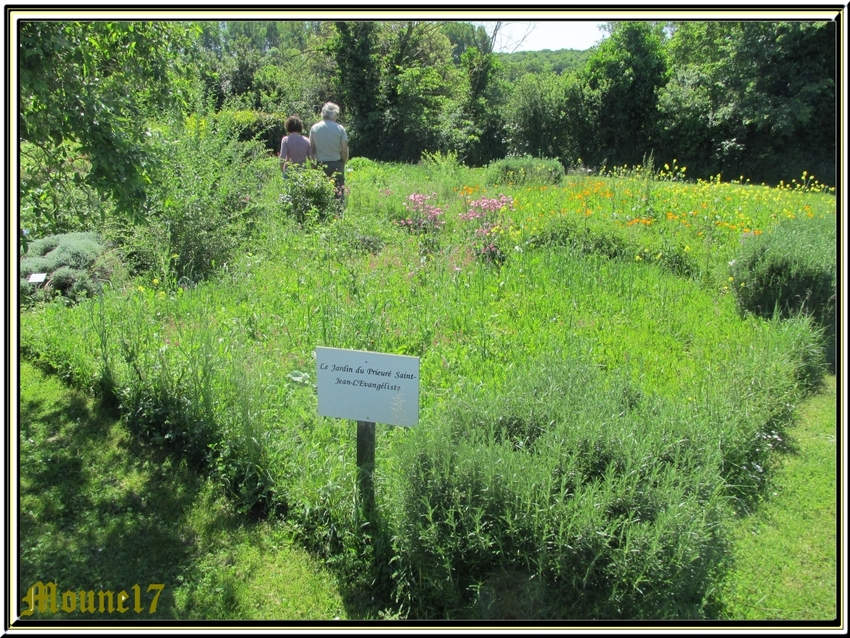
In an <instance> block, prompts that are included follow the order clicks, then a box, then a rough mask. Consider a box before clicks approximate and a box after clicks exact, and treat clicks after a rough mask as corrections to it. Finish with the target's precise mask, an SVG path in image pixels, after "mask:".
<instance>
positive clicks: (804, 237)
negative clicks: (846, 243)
mask: <svg viewBox="0 0 850 638" xmlns="http://www.w3.org/2000/svg"><path fill="white" fill-rule="evenodd" d="M729 272H730V275H731V284H730V287H731V288H732V289H734V291H735V299H736V301H737V304H738V308H739V309H740V310H741V311H742V312H751V313H753V314H756V315H758V316H761V317H770V316H773V315H774V313H777V314H778V315H779V316H780V317H783V318H787V317H791V316H793V315H795V314H797V313H804V314H807V315H810V316H811V317H812V319H813V320H814V322H815V324H816V325H817V326H820V327H821V328H823V330H824V335H825V342H826V348H827V351H826V354H827V359H828V361H829V363H830V364H831V365H834V363H835V313H836V223H835V218H834V217H813V218H808V217H807V216H797V217H795V218H793V219H788V220H784V221H782V222H781V223H780V224H778V225H777V226H776V227H774V228H773V229H772V230H771V231H769V232H766V233H764V234H761V235H758V236H752V237H749V238H747V239H745V240H742V247H741V251H740V253H739V255H738V257H737V258H735V259H734V260H733V261H732V262H731V264H730V268H729Z"/></svg>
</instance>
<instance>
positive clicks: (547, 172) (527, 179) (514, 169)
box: [484, 155, 565, 186]
mask: <svg viewBox="0 0 850 638" xmlns="http://www.w3.org/2000/svg"><path fill="white" fill-rule="evenodd" d="M564 175H565V172H564V166H563V165H562V164H561V163H560V162H559V161H558V160H555V159H544V158H535V157H531V156H529V155H526V156H524V157H508V158H505V159H502V160H497V161H495V162H492V163H491V164H490V165H489V166H488V167H487V169H486V171H485V172H484V181H485V182H486V183H488V184H493V185H496V186H509V185H510V186H524V185H526V184H559V183H560V182H561V180H563V178H564Z"/></svg>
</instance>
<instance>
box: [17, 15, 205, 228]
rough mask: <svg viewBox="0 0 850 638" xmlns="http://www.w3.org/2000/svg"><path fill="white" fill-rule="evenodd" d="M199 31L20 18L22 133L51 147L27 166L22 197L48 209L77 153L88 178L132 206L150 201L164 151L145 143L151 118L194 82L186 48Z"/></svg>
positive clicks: (40, 209) (38, 210)
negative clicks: (154, 152)
mask: <svg viewBox="0 0 850 638" xmlns="http://www.w3.org/2000/svg"><path fill="white" fill-rule="evenodd" d="M190 33H191V29H190V28H189V27H187V26H186V25H184V24H181V23H174V22H108V21H103V22H61V21H32V22H21V23H20V25H19V33H18V37H19V44H20V48H19V58H18V59H19V69H20V116H19V127H20V128H19V134H20V138H21V141H26V142H29V143H30V144H32V145H33V146H35V147H36V148H39V149H42V150H44V151H45V153H44V154H43V155H41V156H40V158H39V163H40V164H41V166H39V167H38V168H39V169H40V170H35V171H33V172H32V173H24V179H23V182H22V186H23V197H24V199H25V202H26V204H28V205H30V206H33V207H34V208H35V209H36V214H37V215H39V214H40V215H50V214H51V211H45V210H44V205H43V204H44V198H45V196H42V193H43V192H44V191H48V194H47V195H46V197H47V198H48V201H49V191H50V190H51V189H52V183H51V182H52V181H53V180H54V179H55V177H54V173H55V172H58V171H61V167H62V165H63V164H65V163H66V162H69V161H72V160H73V158H74V156H75V155H76V154H82V155H84V156H86V158H87V161H88V164H89V167H88V172H87V173H86V174H85V175H82V176H80V177H84V178H85V181H86V183H87V184H88V185H90V186H92V187H94V188H97V189H98V190H99V191H100V192H102V193H108V194H109V195H111V196H112V198H113V199H114V201H115V204H116V205H117V206H118V207H119V208H120V209H121V210H123V211H125V212H135V209H136V208H137V207H138V206H140V205H141V204H143V202H144V200H145V195H146V189H147V186H148V185H149V184H150V183H151V178H150V173H151V170H152V169H153V164H154V163H155V161H156V158H155V157H153V156H151V154H150V153H149V152H148V150H147V146H146V144H145V133H146V131H147V119H148V117H150V116H152V115H155V114H159V113H160V112H161V109H162V108H163V107H166V106H168V105H169V104H170V103H173V102H174V101H175V100H176V98H179V97H180V96H181V89H184V88H186V87H185V85H183V84H182V82H181V80H183V78H185V76H184V75H183V68H182V65H183V60H182V51H181V49H182V47H184V46H185V45H186V44H188V42H189V40H190Z"/></svg>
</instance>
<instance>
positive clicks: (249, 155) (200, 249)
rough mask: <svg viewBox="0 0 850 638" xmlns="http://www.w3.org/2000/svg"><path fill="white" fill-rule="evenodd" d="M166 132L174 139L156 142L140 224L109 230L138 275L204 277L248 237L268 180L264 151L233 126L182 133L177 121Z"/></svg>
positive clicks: (199, 126)
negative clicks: (158, 166)
mask: <svg viewBox="0 0 850 638" xmlns="http://www.w3.org/2000/svg"><path fill="white" fill-rule="evenodd" d="M165 135H167V136H169V137H172V138H173V140H169V139H164V138H160V139H159V140H158V142H159V143H160V145H161V152H162V155H163V160H164V161H163V162H162V172H161V173H159V174H158V175H157V176H156V177H157V179H156V180H155V181H154V186H152V188H151V191H150V194H149V209H148V211H147V214H146V219H145V220H144V221H143V222H142V223H141V224H134V225H129V226H128V225H125V224H122V223H121V222H120V221H118V220H116V221H115V222H114V223H113V225H112V226H111V227H110V228H109V229H108V231H107V232H108V233H109V234H110V235H111V236H112V237H113V238H114V239H115V241H116V243H119V244H120V245H121V246H122V248H123V251H124V253H125V254H126V255H127V256H128V258H129V260H130V262H131V264H132V265H133V266H134V267H135V269H136V270H137V271H146V270H148V269H150V268H157V269H172V268H173V270H174V274H175V275H176V278H177V279H179V278H181V277H189V278H190V279H192V280H200V279H204V278H206V277H208V276H209V275H210V274H212V273H213V272H214V271H215V270H216V269H217V268H220V267H221V266H223V265H224V264H226V263H227V262H228V261H229V260H231V258H232V257H233V255H234V253H235V252H236V251H237V250H238V249H239V248H240V247H241V246H242V245H243V243H244V242H245V241H246V240H247V239H248V238H249V237H250V235H251V232H252V230H253V224H254V222H255V220H256V218H257V215H258V212H259V207H258V205H257V199H258V195H259V194H260V192H261V191H262V186H263V184H264V182H265V181H267V180H268V179H269V175H268V170H267V169H266V168H265V167H264V165H263V163H262V162H260V161H257V160H258V159H259V158H261V157H262V156H263V151H262V148H261V147H260V145H259V144H258V143H257V142H240V141H238V140H237V139H236V136H237V132H236V131H235V130H234V129H233V128H228V127H226V126H219V127H208V126H205V125H204V122H203V121H197V122H196V123H195V126H194V128H191V129H186V130H182V128H181V126H180V125H179V124H177V125H175V127H174V129H173V130H171V131H168V132H166V133H165ZM174 255H176V257H172V256H174ZM172 260H173V263H172ZM157 274H165V273H159V272H158V273H157Z"/></svg>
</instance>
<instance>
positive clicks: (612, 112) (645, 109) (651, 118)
mask: <svg viewBox="0 0 850 638" xmlns="http://www.w3.org/2000/svg"><path fill="white" fill-rule="evenodd" d="M660 32H661V28H660V27H658V26H654V25H651V24H649V23H646V22H618V23H614V24H613V26H612V28H611V36H610V37H608V38H606V39H605V40H604V41H603V42H602V43H601V44H600V45H599V47H598V48H597V49H596V51H594V53H593V54H592V55H591V57H590V58H589V60H588V61H587V64H586V66H585V68H584V69H583V70H582V71H581V73H580V77H581V79H582V81H583V82H584V83H585V84H586V85H587V89H589V91H590V92H595V93H598V96H599V111H598V112H597V114H596V117H597V118H598V138H597V139H596V140H595V143H594V147H593V148H592V149H590V151H591V154H590V155H589V156H588V157H587V158H585V159H588V160H590V161H591V163H599V162H601V161H604V160H605V159H607V160H608V162H609V163H613V164H622V163H626V164H633V163H637V162H640V161H641V159H642V158H643V156H644V155H645V154H647V153H648V152H649V151H650V150H651V143H652V132H653V127H654V125H655V122H656V118H657V97H656V91H657V90H658V88H659V87H662V86H664V85H665V84H666V82H667V61H666V57H665V53H664V50H663V48H662V42H661V36H660Z"/></svg>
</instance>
